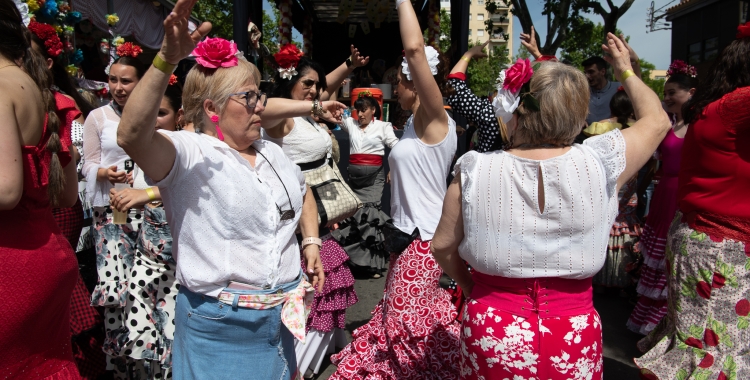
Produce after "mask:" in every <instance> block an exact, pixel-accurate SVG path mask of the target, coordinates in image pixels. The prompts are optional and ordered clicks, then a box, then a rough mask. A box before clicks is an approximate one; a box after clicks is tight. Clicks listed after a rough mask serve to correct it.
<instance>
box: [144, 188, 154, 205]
mask: <svg viewBox="0 0 750 380" xmlns="http://www.w3.org/2000/svg"><path fill="white" fill-rule="evenodd" d="M146 195H148V200H149V202H151V201H155V200H156V193H154V189H152V188H150V187H147V188H146Z"/></svg>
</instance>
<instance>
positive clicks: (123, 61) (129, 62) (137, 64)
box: [112, 56, 146, 79]
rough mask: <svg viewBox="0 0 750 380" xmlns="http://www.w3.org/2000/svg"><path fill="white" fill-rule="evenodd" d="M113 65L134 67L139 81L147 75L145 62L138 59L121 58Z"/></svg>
mask: <svg viewBox="0 0 750 380" xmlns="http://www.w3.org/2000/svg"><path fill="white" fill-rule="evenodd" d="M112 64H113V65H114V64H118V65H125V66H132V67H133V68H134V69H135V76H137V77H138V79H141V78H143V74H145V73H146V66H145V65H144V64H143V62H141V61H139V60H138V58H133V57H127V56H126V57H120V58H117V59H115V61H114V62H112Z"/></svg>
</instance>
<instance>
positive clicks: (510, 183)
mask: <svg viewBox="0 0 750 380" xmlns="http://www.w3.org/2000/svg"><path fill="white" fill-rule="evenodd" d="M539 169H541V174H542V178H541V179H543V186H544V208H543V209H544V211H543V212H540V208H539V194H538V182H539V180H540V178H539V175H538V174H539ZM624 169H625V139H624V138H623V136H622V134H621V133H620V131H619V130H614V131H612V132H609V133H606V134H603V135H600V136H596V137H592V138H589V139H588V140H586V141H585V142H584V144H583V145H579V144H576V145H573V147H572V148H571V149H570V150H569V151H568V152H566V153H565V154H563V155H561V156H558V157H554V158H550V159H546V160H531V159H525V158H521V157H517V156H514V155H513V154H510V153H508V152H504V151H495V152H489V153H477V152H469V153H467V154H465V155H464V156H463V157H461V159H459V161H458V162H457V163H456V172H460V173H461V190H462V200H461V203H462V205H461V206H462V215H463V221H464V235H465V236H464V239H463V240H462V241H461V243H460V245H459V254H460V256H461V257H462V258H463V259H464V260H466V261H467V262H468V263H469V265H471V266H472V268H474V269H476V270H477V271H479V272H480V273H484V274H488V275H492V276H502V277H508V278H535V277H562V278H572V279H585V278H589V277H592V276H594V275H595V274H596V273H597V272H598V271H599V269H601V267H602V265H604V259H605V253H606V252H607V241H608V238H609V231H610V228H611V226H612V223H613V222H614V219H615V217H616V216H617V213H618V202H617V178H618V177H619V175H620V173H622V171H623V170H624Z"/></svg>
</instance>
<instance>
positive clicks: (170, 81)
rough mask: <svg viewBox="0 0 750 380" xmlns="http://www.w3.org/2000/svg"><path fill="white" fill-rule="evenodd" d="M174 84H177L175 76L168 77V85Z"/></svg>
mask: <svg viewBox="0 0 750 380" xmlns="http://www.w3.org/2000/svg"><path fill="white" fill-rule="evenodd" d="M175 84H177V75H174V74H172V75H171V76H170V77H169V85H170V86H174V85H175Z"/></svg>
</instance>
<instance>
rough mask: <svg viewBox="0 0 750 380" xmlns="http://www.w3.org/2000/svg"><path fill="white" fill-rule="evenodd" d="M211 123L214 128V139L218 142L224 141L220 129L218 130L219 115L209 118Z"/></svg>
mask: <svg viewBox="0 0 750 380" xmlns="http://www.w3.org/2000/svg"><path fill="white" fill-rule="evenodd" d="M211 122H212V123H214V128H216V137H217V138H218V139H219V140H220V141H224V134H223V133H221V128H219V115H213V116H211Z"/></svg>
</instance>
